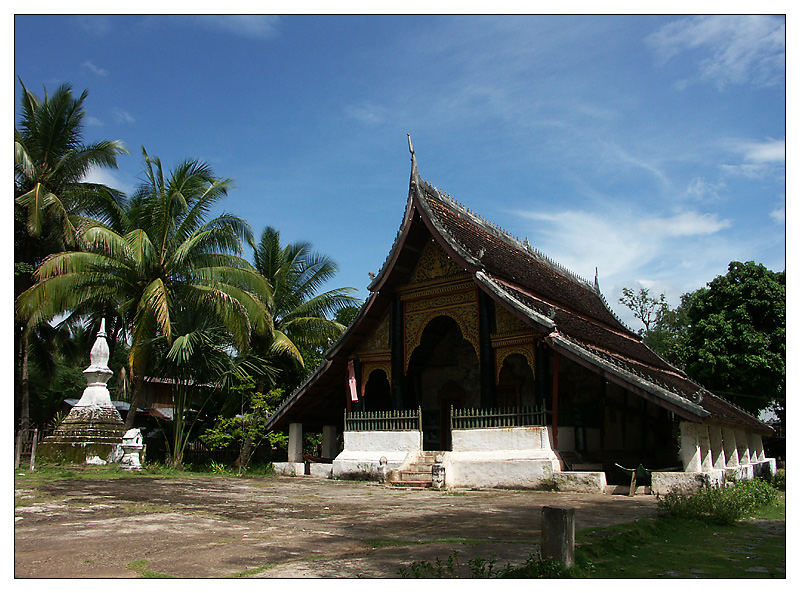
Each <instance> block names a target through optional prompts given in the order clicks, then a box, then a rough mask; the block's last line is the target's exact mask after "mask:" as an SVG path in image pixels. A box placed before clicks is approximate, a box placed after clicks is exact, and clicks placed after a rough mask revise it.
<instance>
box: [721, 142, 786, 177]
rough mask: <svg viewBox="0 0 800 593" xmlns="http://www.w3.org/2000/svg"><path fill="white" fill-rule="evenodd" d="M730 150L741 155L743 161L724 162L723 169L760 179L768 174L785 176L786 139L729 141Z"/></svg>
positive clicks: (730, 172) (727, 143)
mask: <svg viewBox="0 0 800 593" xmlns="http://www.w3.org/2000/svg"><path fill="white" fill-rule="evenodd" d="M725 144H726V147H727V149H728V150H729V151H731V152H734V153H737V154H739V155H741V158H742V161H743V162H742V163H739V164H724V165H721V169H722V170H723V171H724V172H725V173H728V174H730V175H736V176H740V177H746V178H748V179H759V178H763V177H765V176H767V175H774V176H776V177H783V176H784V175H785V167H786V141H785V140H773V139H769V140H765V141H762V142H758V141H754V140H735V141H727V142H726V143H725Z"/></svg>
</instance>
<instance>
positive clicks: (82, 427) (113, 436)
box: [45, 319, 125, 445]
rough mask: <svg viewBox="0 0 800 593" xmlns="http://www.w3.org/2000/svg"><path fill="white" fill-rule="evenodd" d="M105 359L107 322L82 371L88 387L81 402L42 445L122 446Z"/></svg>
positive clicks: (120, 430)
mask: <svg viewBox="0 0 800 593" xmlns="http://www.w3.org/2000/svg"><path fill="white" fill-rule="evenodd" d="M108 357H109V351H108V342H106V320H105V319H103V320H102V321H101V322H100V331H98V332H97V339H96V340H95V342H94V346H92V351H91V353H90V354H89V363H90V364H89V368H87V369H86V370H85V371H83V374H84V375H85V376H86V379H87V381H88V385H87V386H86V389H84V390H83V395H82V396H81V399H80V400H79V401H78V403H77V404H76V405H75V406H74V407H73V408H72V410H70V412H69V414H68V415H67V417H66V418H64V421H63V422H62V423H61V424H60V425H59V427H58V428H57V429H56V430H55V432H54V433H53V436H51V437H48V438H47V439H45V443H48V442H49V443H54V444H59V443H63V444H84V445H86V444H103V445H105V444H108V445H118V444H119V443H120V442H121V439H122V435H123V434H124V433H125V428H124V425H123V423H122V416H120V414H119V412H118V411H117V409H116V408H115V407H114V405H113V404H112V403H111V394H110V393H109V392H108V387H107V386H106V383H108V380H109V379H110V378H111V376H112V375H113V374H114V373H113V371H112V370H111V369H109V368H108Z"/></svg>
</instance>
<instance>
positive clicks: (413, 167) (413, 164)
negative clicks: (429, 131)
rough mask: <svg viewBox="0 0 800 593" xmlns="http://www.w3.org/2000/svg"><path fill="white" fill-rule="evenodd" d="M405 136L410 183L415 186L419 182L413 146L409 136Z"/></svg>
mask: <svg viewBox="0 0 800 593" xmlns="http://www.w3.org/2000/svg"><path fill="white" fill-rule="evenodd" d="M406 136H408V151H409V152H410V153H411V183H412V184H417V183H419V182H420V181H421V179H420V178H419V171H418V170H417V157H416V155H414V145H413V144H411V134H406Z"/></svg>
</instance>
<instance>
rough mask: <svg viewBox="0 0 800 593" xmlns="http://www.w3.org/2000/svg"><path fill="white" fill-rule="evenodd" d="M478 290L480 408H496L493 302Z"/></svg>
mask: <svg viewBox="0 0 800 593" xmlns="http://www.w3.org/2000/svg"><path fill="white" fill-rule="evenodd" d="M477 290H478V332H479V339H478V343H479V345H480V350H481V351H480V354H479V361H480V367H481V407H482V408H495V407H497V390H496V389H495V387H496V386H495V383H494V381H495V378H494V377H495V367H494V352H493V351H492V338H491V334H492V317H493V313H494V301H492V299H490V298H489V296H488V295H487V294H486V293H485V292H483V291H482V290H481V289H480V288H479V289H477Z"/></svg>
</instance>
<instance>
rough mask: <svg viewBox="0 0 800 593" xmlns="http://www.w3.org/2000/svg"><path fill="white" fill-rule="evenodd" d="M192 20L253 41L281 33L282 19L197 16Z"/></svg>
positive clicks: (248, 16)
mask: <svg viewBox="0 0 800 593" xmlns="http://www.w3.org/2000/svg"><path fill="white" fill-rule="evenodd" d="M192 19H193V20H194V21H195V22H197V23H200V24H201V25H203V26H204V27H206V28H207V29H212V30H216V31H223V32H226V33H233V34H234V35H240V36H243V37H249V38H251V39H271V38H273V37H275V36H276V35H277V34H278V32H279V24H280V18H279V17H278V16H273V15H241V14H239V15H236V14H223V15H197V16H194V17H192Z"/></svg>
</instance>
